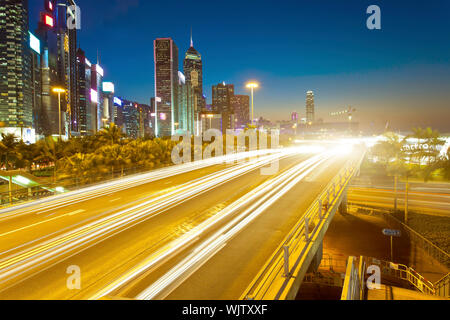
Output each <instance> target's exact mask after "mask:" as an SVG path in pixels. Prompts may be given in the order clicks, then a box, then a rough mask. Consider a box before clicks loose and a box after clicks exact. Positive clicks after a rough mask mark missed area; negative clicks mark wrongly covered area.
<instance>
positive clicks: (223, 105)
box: [212, 82, 235, 133]
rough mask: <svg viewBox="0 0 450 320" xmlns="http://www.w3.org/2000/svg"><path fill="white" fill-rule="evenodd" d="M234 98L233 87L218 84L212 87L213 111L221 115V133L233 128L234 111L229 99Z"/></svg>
mask: <svg viewBox="0 0 450 320" xmlns="http://www.w3.org/2000/svg"><path fill="white" fill-rule="evenodd" d="M233 96H234V85H233V84H225V82H223V83H219V84H217V85H215V86H213V87H212V105H213V111H215V112H219V113H221V114H222V132H224V133H225V131H226V130H227V129H231V130H233V129H234V128H235V121H234V119H235V118H234V110H233V107H232V105H231V99H232V97H233Z"/></svg>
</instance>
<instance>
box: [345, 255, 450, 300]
mask: <svg viewBox="0 0 450 320" xmlns="http://www.w3.org/2000/svg"><path fill="white" fill-rule="evenodd" d="M357 261H358V259H357V258H356V257H349V258H348V264H347V271H346V274H345V281H344V288H343V290H342V296H341V300H363V299H364V296H365V287H366V283H365V275H366V267H367V266H371V265H376V266H379V267H380V270H381V272H382V274H384V275H385V276H386V275H387V276H390V277H392V278H395V279H399V280H403V281H406V282H408V283H409V284H410V285H413V286H414V287H415V288H416V289H417V290H418V291H420V292H422V293H424V294H428V295H439V296H443V297H446V296H445V293H446V294H447V295H448V290H449V281H450V274H448V275H447V276H445V277H444V278H442V279H441V280H440V281H438V283H436V284H433V283H431V282H430V281H428V280H427V279H425V278H424V277H423V276H422V275H420V274H419V273H417V272H416V271H415V270H414V269H413V268H410V267H408V266H405V265H402V264H396V263H393V262H388V261H382V260H379V259H375V258H368V257H360V258H359V268H358V269H357V268H356V265H357ZM437 286H440V290H441V291H440V292H438V290H437ZM446 290H447V291H446Z"/></svg>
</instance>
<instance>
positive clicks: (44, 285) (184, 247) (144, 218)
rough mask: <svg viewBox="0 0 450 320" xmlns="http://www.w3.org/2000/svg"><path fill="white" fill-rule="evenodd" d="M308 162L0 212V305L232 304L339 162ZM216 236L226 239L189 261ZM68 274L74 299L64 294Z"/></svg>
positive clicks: (178, 178) (297, 158)
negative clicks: (74, 280) (101, 301)
mask: <svg viewBox="0 0 450 320" xmlns="http://www.w3.org/2000/svg"><path fill="white" fill-rule="evenodd" d="M313 156H315V155H311V154H301V155H287V156H285V157H283V158H282V159H281V160H280V165H279V170H278V172H276V173H275V174H272V175H262V174H261V171H260V168H261V167H263V166H265V165H267V164H268V163H270V161H275V160H276V157H275V156H266V157H261V158H260V159H259V160H258V159H252V160H251V161H250V162H246V163H239V164H234V165H213V166H210V167H206V168H202V169H199V170H194V171H190V172H186V173H180V174H177V175H172V176H170V177H167V178H160V179H157V180H155V181H151V182H149V183H141V184H139V185H136V186H134V185H133V184H132V183H131V185H130V186H127V187H123V188H117V190H114V187H110V189H108V188H101V190H100V192H99V190H94V191H90V192H87V193H81V194H77V195H75V196H73V197H69V198H64V199H62V200H61V199H57V200H47V201H44V202H42V203H39V204H38V205H34V206H33V205H31V206H29V205H28V206H26V207H21V208H13V209H11V210H9V211H7V212H5V211H0V299H98V298H101V297H103V296H112V297H128V298H145V299H146V298H149V297H150V298H152V299H164V298H166V299H235V298H239V296H240V295H241V294H242V292H243V290H244V289H245V288H246V287H247V285H248V284H249V283H250V282H251V280H252V279H253V277H254V276H255V275H256V273H257V272H258V271H259V268H260V267H261V266H262V265H263V264H264V262H265V261H266V260H267V259H268V257H270V255H271V254H272V253H273V251H274V250H275V248H276V247H277V246H278V245H279V243H280V241H281V240H282V239H283V238H284V236H285V234H286V232H288V231H289V230H290V229H291V228H292V226H293V225H294V224H295V223H296V222H297V221H298V219H299V218H300V217H301V216H302V214H303V212H305V211H306V209H307V208H308V207H309V206H310V204H311V203H312V202H313V200H314V199H315V198H316V197H317V195H318V194H319V193H320V191H321V190H322V188H323V187H324V186H325V185H326V184H327V183H328V182H329V180H330V179H331V178H332V177H334V176H335V175H336V173H337V172H338V171H339V169H340V168H341V167H342V166H343V164H344V163H345V162H346V160H347V159H348V158H349V156H332V157H331V156H328V157H325V156H323V157H322V156H316V158H313V159H312V160H309V159H311V158H312V157H313ZM308 161H309V162H308ZM294 178H295V179H299V180H298V183H297V182H296V183H293V184H292V185H291V186H290V187H289V188H287V189H286V188H285V189H283V190H284V191H283V193H281V191H280V193H274V194H273V198H274V199H275V200H274V201H273V203H272V204H271V206H268V207H267V208H264V209H261V208H262V207H264V206H265V204H266V203H268V202H269V200H267V201H265V200H264V197H265V196H266V195H267V196H269V195H270V194H271V190H274V192H275V191H276V190H277V188H278V187H277V186H282V185H283V183H288V182H289V181H291V180H292V179H294ZM276 179H278V180H276ZM289 179H291V180H289ZM263 187H264V188H263ZM111 188H112V189H111ZM258 192H259V193H258ZM277 192H278V191H277ZM244 200H245V201H244ZM263 200H264V201H263ZM258 201H262V202H261V203H260V204H259V205H258V206H256V207H255V208H258V210H259V209H261V210H260V212H259V213H258V215H255V216H252V215H254V212H255V210H256V209H255V208H252V206H253V205H254V204H257V203H258ZM237 203H238V204H237ZM234 206H235V207H234ZM227 210H228V211H229V212H228V211H227ZM250 216H251V219H249V217H250ZM247 220H248V221H247ZM244 222H245V223H244ZM238 227H239V228H238ZM224 228H225V229H224ZM227 228H228V229H227ZM195 232H197V233H198V234H197V235H196V236H192V238H190V237H191V234H193V233H195ZM217 232H219V233H220V235H222V234H223V235H227V236H228V235H229V236H228V238H227V239H225V240H224V241H222V240H221V239H219V240H220V241H222V242H220V241H218V242H217V247H214V248H212V249H211V250H212V251H211V250H210V251H209V252H207V253H205V254H204V255H203V256H201V257H198V255H199V254H203V253H204V250H205V248H206V247H205V246H207V245H209V242H208V241H212V240H211V239H215V238H214V237H217V235H216V234H217ZM220 235H219V236H220ZM219 238H220V237H219ZM208 250H209V249H208ZM196 255H197V257H196ZM186 261H187V262H186ZM192 261H194V262H193V263H191V262H192ZM180 265H181V266H183V270H180V267H179V266H180ZM71 266H77V267H79V270H80V271H81V288H80V289H69V288H68V286H67V281H68V279H70V274H68V273H67V272H68V268H69V267H71ZM138 267H139V268H138ZM137 268H138V269H137ZM174 270H175V271H176V273H175V274H173V272H174ZM171 272H172V273H171ZM170 275H171V276H170ZM155 284H159V285H158V290H156V291H155V290H153V291H154V292H155V293H154V294H153V295H149V294H148V292H147V295H144V296H142V295H143V292H146V291H148V289H149V287H150V288H151V287H155Z"/></svg>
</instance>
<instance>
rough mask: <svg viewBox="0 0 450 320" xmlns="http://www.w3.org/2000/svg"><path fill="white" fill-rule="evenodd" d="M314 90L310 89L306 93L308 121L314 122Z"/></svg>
mask: <svg viewBox="0 0 450 320" xmlns="http://www.w3.org/2000/svg"><path fill="white" fill-rule="evenodd" d="M314 121H315V116H314V92H312V91H308V92H307V93H306V122H307V123H314Z"/></svg>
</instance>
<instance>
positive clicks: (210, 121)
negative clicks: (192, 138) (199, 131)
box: [207, 114, 214, 129]
mask: <svg viewBox="0 0 450 320" xmlns="http://www.w3.org/2000/svg"><path fill="white" fill-rule="evenodd" d="M207 117H208V118H209V129H212V118H213V117H214V116H213V115H212V114H208V115H207Z"/></svg>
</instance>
